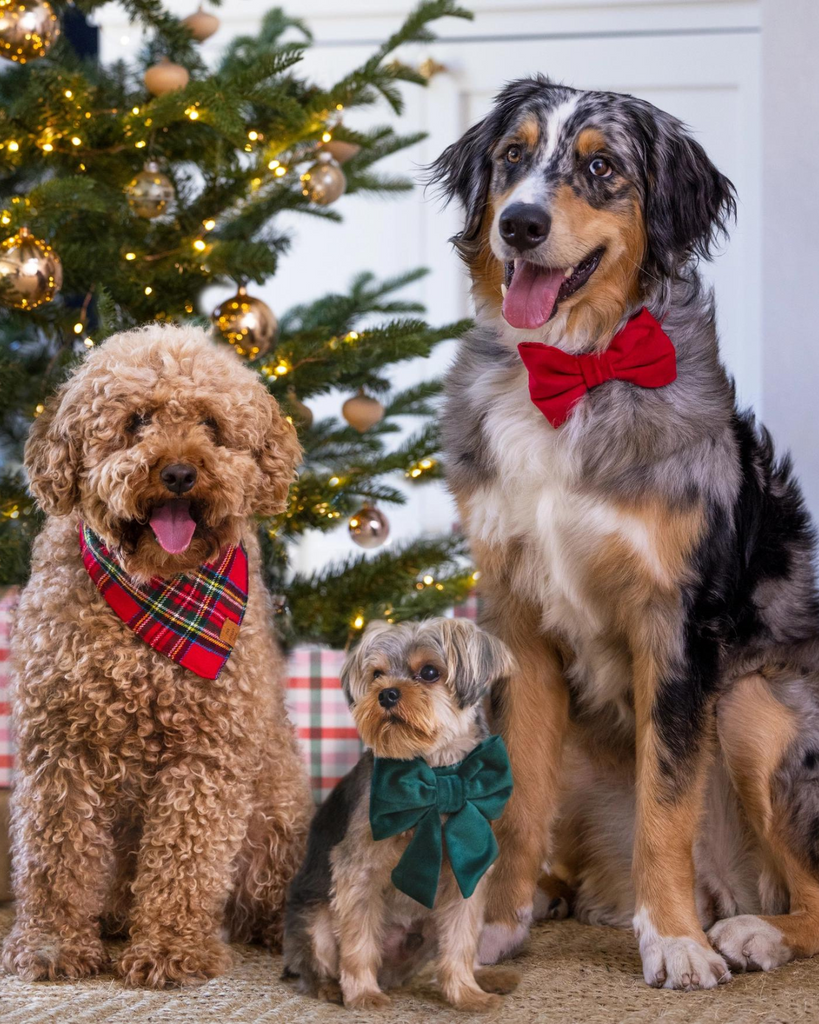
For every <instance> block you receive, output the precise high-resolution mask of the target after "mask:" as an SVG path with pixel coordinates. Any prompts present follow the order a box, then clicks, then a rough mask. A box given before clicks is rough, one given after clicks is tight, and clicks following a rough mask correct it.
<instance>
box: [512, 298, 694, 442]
mask: <svg viewBox="0 0 819 1024" xmlns="http://www.w3.org/2000/svg"><path fill="white" fill-rule="evenodd" d="M518 352H519V353H520V358H521V359H522V360H523V365H524V366H525V367H526V369H527V370H528V371H529V395H530V396H531V399H532V401H533V402H534V404H535V405H536V406H537V407H538V409H540V411H541V412H542V413H543V415H544V416H545V417H546V419H547V420H548V421H549V422H550V423H551V424H552V426H553V427H559V426H560V425H561V424H562V423H565V422H566V420H567V419H568V418H569V416H570V415H571V412H572V407H573V406H574V405H575V403H576V402H578V401H579V400H580V399H581V398H582V397H583V395H585V394H586V392H587V391H590V390H591V389H592V388H596V387H597V386H598V385H600V384H604V383H605V382H606V381H607V380H625V381H628V382H629V383H630V384H636V385H637V386H638V387H641V388H661V387H664V386H665V385H666V384H670V383H671V382H672V381H674V380H676V379H677V353H676V352H675V351H674V346H673V345H672V343H671V339H670V338H669V337H668V335H667V334H666V333H665V331H664V330H663V329H662V327H661V326H660V325H659V323H658V322H657V321H656V320H655V319H654V317H653V316H652V315H651V313H649V311H648V310H647V309H645V308H644V309H641V310H640V312H639V313H637V315H636V316H633V317H632V318H631V320H629V322H628V323H627V324H626V326H625V327H624V328H623V329H622V330H621V331H618V332H617V334H615V335H614V337H613V338H612V340H611V344H610V345H609V347H608V348H607V349H606V351H605V352H601V353H600V354H599V355H580V356H573V355H570V354H569V353H568V352H563V351H561V349H559V348H555V347H554V346H553V345H541V344H539V343H538V342H532V341H525V342H523V343H522V344H520V345H518Z"/></svg>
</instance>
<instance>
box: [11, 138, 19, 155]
mask: <svg viewBox="0 0 819 1024" xmlns="http://www.w3.org/2000/svg"><path fill="white" fill-rule="evenodd" d="M19 148H20V144H19V142H15V141H14V139H12V140H11V142H10V143H9V153H16V152H17V150H18V149H19Z"/></svg>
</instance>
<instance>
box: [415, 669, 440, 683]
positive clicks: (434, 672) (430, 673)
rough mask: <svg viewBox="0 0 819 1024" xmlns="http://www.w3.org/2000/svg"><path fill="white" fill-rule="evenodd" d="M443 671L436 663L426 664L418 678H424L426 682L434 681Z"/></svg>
mask: <svg viewBox="0 0 819 1024" xmlns="http://www.w3.org/2000/svg"><path fill="white" fill-rule="evenodd" d="M440 675H441V673H440V672H439V671H438V669H437V668H436V667H435V666H434V665H424V666H423V668H421V670H420V671H419V673H418V678H419V679H423V680H424V682H425V683H434V682H435V680H436V679H438V678H440Z"/></svg>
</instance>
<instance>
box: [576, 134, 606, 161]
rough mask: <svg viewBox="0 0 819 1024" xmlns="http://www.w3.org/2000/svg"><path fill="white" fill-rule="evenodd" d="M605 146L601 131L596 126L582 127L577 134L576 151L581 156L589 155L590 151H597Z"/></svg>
mask: <svg viewBox="0 0 819 1024" xmlns="http://www.w3.org/2000/svg"><path fill="white" fill-rule="evenodd" d="M605 148H606V140H605V137H604V136H603V133H602V132H599V131H598V130H597V129H596V128H584V129H583V131H582V132H581V133H580V134H579V135H578V136H577V152H578V153H579V154H580V155H581V156H589V155H590V154H591V153H599V152H600V150H602V149H605Z"/></svg>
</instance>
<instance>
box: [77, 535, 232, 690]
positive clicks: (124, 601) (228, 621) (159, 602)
mask: <svg viewBox="0 0 819 1024" xmlns="http://www.w3.org/2000/svg"><path fill="white" fill-rule="evenodd" d="M80 550H81V552H82V560H83V563H84V564H85V568H86V569H87V570H88V575H89V576H90V577H91V579H92V580H93V581H94V584H95V585H96V587H97V589H98V590H99V592H100V593H101V594H102V596H103V597H104V598H105V600H106V601H107V602H108V604H109V605H110V606H111V608H112V609H113V610H114V611H115V612H116V614H117V615H118V616H119V617H120V618H121V619H122V621H123V622H124V623H125V624H126V625H127V626H128V627H129V629H132V630H133V631H134V632H135V633H136V635H137V636H138V637H140V639H142V640H144V641H145V643H146V644H148V645H149V646H150V647H153V648H154V650H156V651H159V653H160V654H164V655H165V656H166V657H167V658H170V659H171V661H175V662H176V663H177V664H178V665H181V666H182V667H183V668H186V669H189V670H190V671H191V672H194V673H195V674H196V675H198V676H203V677H204V678H205V679H216V677H217V676H218V675H219V673H220V672H221V670H222V668H223V667H224V664H225V662H226V661H227V660H228V658H229V657H230V652H231V651H232V650H233V646H234V644H235V643H236V640H237V638H238V636H239V626H240V625H241V622H242V619H243V618H244V614H245V608H246V606H247V588H248V572H247V552H246V551H245V549H244V547H242V545H239V546H238V547H227V548H224V549H223V550H222V551H220V552H219V556H218V557H217V558H215V559H214V560H213V561H212V562H205V564H204V565H201V566H200V567H199V568H198V569H197V570H196V572H193V573H185V574H183V575H179V576H173V577H172V578H171V579H168V580H164V579H161V578H160V577H159V576H154V577H153V578H152V579H151V580H150V582H149V583H147V584H146V583H138V582H137V581H136V580H134V579H132V578H131V577H130V576H129V575H128V573H126V572H125V571H124V570H123V568H122V566H121V565H119V563H118V562H117V561H116V559H114V557H113V556H112V555H111V552H110V551H109V550H108V549H107V548H106V546H105V545H104V544H103V543H102V541H101V540H100V539H99V537H98V536H97V535H96V534H95V533H94V532H93V531H92V530H89V529H88V527H87V526H86V525H85V523H80Z"/></svg>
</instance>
